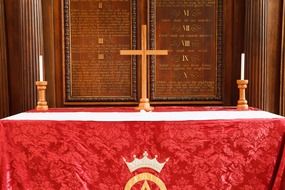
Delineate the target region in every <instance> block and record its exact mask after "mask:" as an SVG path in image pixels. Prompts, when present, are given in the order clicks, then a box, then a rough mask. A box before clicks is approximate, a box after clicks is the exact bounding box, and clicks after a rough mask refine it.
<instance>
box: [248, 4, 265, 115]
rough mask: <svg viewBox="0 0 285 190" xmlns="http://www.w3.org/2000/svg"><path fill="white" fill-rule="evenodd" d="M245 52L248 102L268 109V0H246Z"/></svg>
mask: <svg viewBox="0 0 285 190" xmlns="http://www.w3.org/2000/svg"><path fill="white" fill-rule="evenodd" d="M245 7H246V16H245V53H246V76H245V77H246V78H248V80H249V85H248V97H247V99H248V102H249V105H250V106H254V107H257V108H260V109H264V110H268V104H267V100H268V97H269V96H268V91H267V77H268V73H267V72H266V69H267V67H268V62H267V24H268V22H267V16H268V15H267V13H268V10H267V9H268V1H266V0H246V1H245Z"/></svg>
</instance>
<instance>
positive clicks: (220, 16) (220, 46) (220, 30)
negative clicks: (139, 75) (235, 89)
mask: <svg viewBox="0 0 285 190" xmlns="http://www.w3.org/2000/svg"><path fill="white" fill-rule="evenodd" d="M216 1H218V5H217V10H216V13H217V28H216V32H217V41H216V49H217V55H216V56H217V59H216V61H217V78H216V81H217V82H216V84H217V88H216V92H217V93H216V94H217V95H216V96H215V97H191V96H189V97H155V65H156V60H155V56H151V58H150V82H149V84H150V85H149V86H150V89H149V94H150V100H151V101H152V102H154V103H158V104H160V103H162V104H171V103H174V104H177V103H178V102H180V103H179V104H189V103H194V104H213V103H214V104H217V103H218V104H221V103H223V90H224V88H225V87H224V86H225V85H224V83H223V81H224V80H225V76H224V73H223V69H224V68H225V67H224V64H225V61H224V9H223V5H224V1H223V0H216ZM155 2H156V1H150V3H149V18H150V19H149V26H150V27H149V42H150V43H149V44H150V48H151V49H155V47H156V8H155Z"/></svg>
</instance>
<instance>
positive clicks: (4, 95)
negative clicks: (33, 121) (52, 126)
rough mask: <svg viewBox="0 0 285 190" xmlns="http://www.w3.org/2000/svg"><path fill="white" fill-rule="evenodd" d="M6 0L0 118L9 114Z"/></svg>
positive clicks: (0, 2) (0, 24) (0, 14)
mask: <svg viewBox="0 0 285 190" xmlns="http://www.w3.org/2000/svg"><path fill="white" fill-rule="evenodd" d="M4 18H5V12H4V0H0V28H1V30H0V118H3V117H6V116H8V115H9V95H8V77H7V54H6V53H7V52H6V27H5V20H4Z"/></svg>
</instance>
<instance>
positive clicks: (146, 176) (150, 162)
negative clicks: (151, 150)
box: [123, 152, 168, 190]
mask: <svg viewBox="0 0 285 190" xmlns="http://www.w3.org/2000/svg"><path fill="white" fill-rule="evenodd" d="M156 158H157V156H155V158H154V159H149V158H148V153H147V152H144V154H143V158H142V159H138V158H137V157H136V155H134V160H133V161H132V162H127V161H126V159H125V158H123V159H124V162H125V163H126V165H127V166H128V168H129V170H130V172H131V173H132V172H134V171H136V170H138V169H140V168H149V169H152V170H154V171H156V172H158V173H160V172H161V170H162V168H163V167H164V165H165V164H166V162H167V161H168V159H166V161H165V162H163V163H160V162H158V161H157V159H156ZM148 181H149V182H153V183H154V184H155V185H156V186H157V187H159V189H160V190H167V188H166V186H165V184H164V183H163V181H162V180H161V179H160V178H158V177H157V176H155V175H153V174H151V173H147V172H145V173H141V174H137V175H135V176H133V177H132V178H131V179H129V181H128V182H127V184H126V185H125V189H124V190H131V189H132V187H133V186H134V185H136V184H137V183H138V182H143V185H142V187H141V190H151V188H150V186H149V184H148Z"/></svg>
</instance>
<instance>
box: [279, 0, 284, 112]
mask: <svg viewBox="0 0 285 190" xmlns="http://www.w3.org/2000/svg"><path fill="white" fill-rule="evenodd" d="M282 15H283V18H282V41H281V61H280V63H281V64H280V65H281V66H280V99H279V105H280V106H279V113H280V114H281V115H283V116H285V1H284V0H283V10H282Z"/></svg>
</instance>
